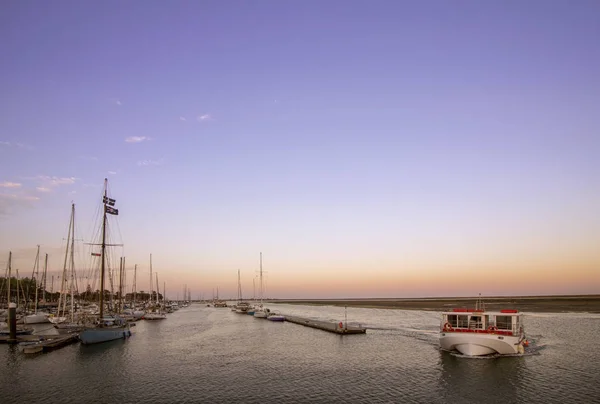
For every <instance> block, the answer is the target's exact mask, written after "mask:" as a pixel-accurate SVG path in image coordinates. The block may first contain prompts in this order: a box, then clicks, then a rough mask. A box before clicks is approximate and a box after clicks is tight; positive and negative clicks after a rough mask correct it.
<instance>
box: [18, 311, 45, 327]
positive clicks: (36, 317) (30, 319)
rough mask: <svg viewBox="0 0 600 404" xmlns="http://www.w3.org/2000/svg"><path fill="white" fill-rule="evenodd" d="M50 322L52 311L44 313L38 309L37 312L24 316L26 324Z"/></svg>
mask: <svg viewBox="0 0 600 404" xmlns="http://www.w3.org/2000/svg"><path fill="white" fill-rule="evenodd" d="M49 322H50V313H44V312H41V311H38V312H37V313H34V314H30V315H28V316H25V317H23V323H24V324H43V323H49Z"/></svg>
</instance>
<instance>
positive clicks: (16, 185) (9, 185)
mask: <svg viewBox="0 0 600 404" xmlns="http://www.w3.org/2000/svg"><path fill="white" fill-rule="evenodd" d="M20 187H21V184H20V183H18V182H10V181H4V182H0V188H20Z"/></svg>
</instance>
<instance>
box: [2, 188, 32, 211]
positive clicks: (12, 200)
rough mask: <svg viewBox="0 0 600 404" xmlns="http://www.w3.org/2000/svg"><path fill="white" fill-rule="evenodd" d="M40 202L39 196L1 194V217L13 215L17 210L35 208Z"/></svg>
mask: <svg viewBox="0 0 600 404" xmlns="http://www.w3.org/2000/svg"><path fill="white" fill-rule="evenodd" d="M39 200H40V198H39V197H37V196H31V195H16V194H3V193H0V216H8V215H11V214H12V213H14V211H15V209H21V208H30V207H33V203H34V202H35V201H39Z"/></svg>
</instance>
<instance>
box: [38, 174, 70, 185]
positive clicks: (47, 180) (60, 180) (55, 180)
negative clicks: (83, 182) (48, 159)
mask: <svg viewBox="0 0 600 404" xmlns="http://www.w3.org/2000/svg"><path fill="white" fill-rule="evenodd" d="M35 178H36V179H38V180H40V181H42V182H43V183H44V184H45V185H44V186H46V187H56V186H59V185H71V184H75V181H77V178H75V177H51V176H49V175H38V176H37V177H35Z"/></svg>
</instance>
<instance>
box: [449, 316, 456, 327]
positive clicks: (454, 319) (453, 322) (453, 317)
mask: <svg viewBox="0 0 600 404" xmlns="http://www.w3.org/2000/svg"><path fill="white" fill-rule="evenodd" d="M457 317H458V316H457V315H456V314H448V323H450V325H451V326H452V328H456V327H457V326H458V325H457V324H458V323H457V321H458V320H457Z"/></svg>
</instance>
